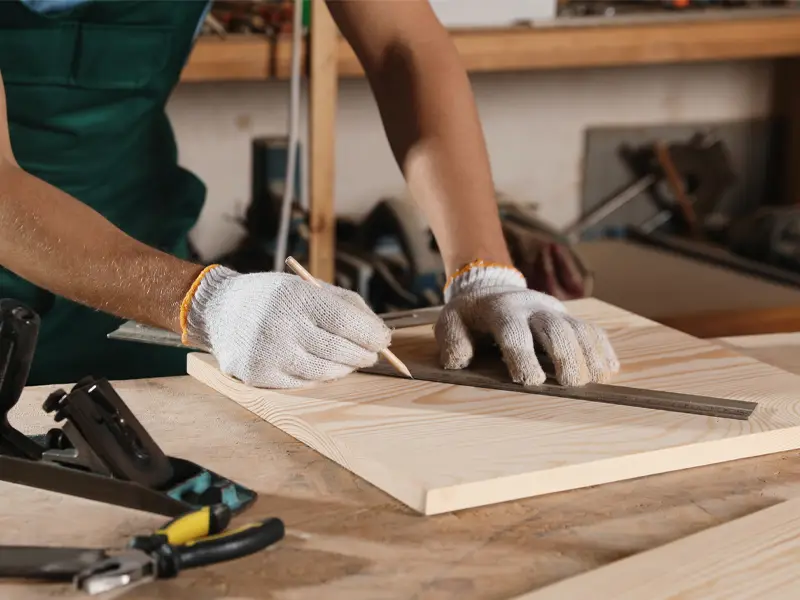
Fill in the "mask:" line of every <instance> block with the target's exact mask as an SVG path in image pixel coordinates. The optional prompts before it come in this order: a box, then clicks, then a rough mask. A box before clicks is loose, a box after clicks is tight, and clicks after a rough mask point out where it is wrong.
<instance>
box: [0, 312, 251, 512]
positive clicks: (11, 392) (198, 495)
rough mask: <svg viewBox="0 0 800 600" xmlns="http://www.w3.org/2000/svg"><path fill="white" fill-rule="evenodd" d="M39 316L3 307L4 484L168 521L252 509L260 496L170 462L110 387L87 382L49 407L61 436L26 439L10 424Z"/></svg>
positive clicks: (0, 419)
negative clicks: (213, 508) (220, 507)
mask: <svg viewBox="0 0 800 600" xmlns="http://www.w3.org/2000/svg"><path fill="white" fill-rule="evenodd" d="M39 322H40V320H39V317H38V315H37V314H36V313H35V312H34V311H33V310H31V309H30V308H28V307H27V306H25V305H24V304H22V303H20V302H17V301H15V300H10V299H3V300H0V481H7V482H10V483H17V484H20V485H27V486H30V487H36V488H40V489H45V490H50V491H53V492H58V493H62V494H69V495H73V496H80V497H83V498H88V499H91V500H96V501H99V502H106V503H110V504H117V505H120V506H126V507H129V508H134V509H138V510H144V511H147V512H153V513H158V514H163V515H168V516H176V515H179V514H183V513H186V512H188V511H190V510H193V509H196V508H199V507H201V506H208V505H212V504H217V503H220V502H221V503H224V504H226V505H227V506H228V507H229V508H230V509H231V510H232V511H233V512H239V511H241V510H244V509H245V508H247V507H248V506H250V505H251V504H252V503H253V502H254V501H255V499H256V493H255V492H254V491H252V490H250V489H248V488H246V487H244V486H241V485H239V484H238V483H235V482H233V481H231V480H229V479H227V478H225V477H222V476H220V475H218V474H216V473H214V472H212V471H209V470H208V469H205V468H203V467H201V466H200V465H197V464H195V463H193V462H190V461H188V460H184V459H181V458H176V457H171V456H166V455H165V454H164V452H163V451H162V450H161V448H159V446H158V444H156V442H155V441H154V440H153V438H152V437H151V436H150V435H149V434H148V433H147V431H146V430H145V428H144V427H143V426H142V425H141V423H140V422H139V420H138V419H137V418H136V416H135V415H134V414H133V413H132V412H131V410H130V409H129V408H128V407H127V406H126V404H125V402H124V401H123V400H122V398H120V396H119V395H118V394H117V392H116V391H115V390H114V388H113V386H112V385H111V384H110V383H109V382H108V381H107V380H106V379H95V378H94V377H86V378H84V379H83V380H81V381H79V382H78V383H76V384H75V385H74V386H73V388H72V389H71V390H70V391H69V392H66V391H64V390H56V391H55V392H53V393H52V394H51V395H50V396H49V397H48V398H47V400H46V401H45V402H44V405H43V409H44V411H45V412H47V413H51V414H53V416H54V419H55V421H56V422H57V423H60V422H64V424H63V426H62V427H61V428H58V427H55V428H52V429H51V430H50V431H48V432H47V433H46V434H45V435H41V436H35V437H28V436H26V435H24V434H23V433H21V432H20V431H18V430H16V429H15V428H14V427H13V426H12V425H11V424H10V423H9V420H8V415H9V412H10V411H11V410H12V409H13V408H14V406H15V405H16V404H17V402H18V401H19V399H20V396H21V394H22V391H23V389H24V387H25V382H26V379H27V376H28V373H29V371H30V366H31V361H32V359H33V354H34V350H35V346H36V340H37V337H38V330H39Z"/></svg>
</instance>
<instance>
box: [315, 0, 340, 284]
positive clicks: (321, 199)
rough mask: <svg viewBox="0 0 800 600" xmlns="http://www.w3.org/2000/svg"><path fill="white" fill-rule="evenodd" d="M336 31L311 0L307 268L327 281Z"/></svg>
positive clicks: (319, 1) (320, 4) (319, 3)
mask: <svg viewBox="0 0 800 600" xmlns="http://www.w3.org/2000/svg"><path fill="white" fill-rule="evenodd" d="M337 41H338V32H337V30H336V24H335V23H334V22H333V18H332V17H331V15H330V12H328V8H327V6H325V1H324V0H312V2H311V33H310V42H311V55H310V67H309V68H310V97H309V115H310V118H309V127H310V131H309V138H310V152H309V163H310V165H309V168H310V174H309V179H310V185H311V195H310V204H311V206H310V216H309V220H310V229H311V236H310V237H311V239H310V248H309V271H311V273H312V275H314V276H315V277H316V278H318V279H322V280H323V281H327V282H332V281H333V273H334V253H335V246H336V239H335V221H336V215H335V208H334V180H335V167H336V160H335V143H336V97H337V92H338V82H339V74H338V72H337Z"/></svg>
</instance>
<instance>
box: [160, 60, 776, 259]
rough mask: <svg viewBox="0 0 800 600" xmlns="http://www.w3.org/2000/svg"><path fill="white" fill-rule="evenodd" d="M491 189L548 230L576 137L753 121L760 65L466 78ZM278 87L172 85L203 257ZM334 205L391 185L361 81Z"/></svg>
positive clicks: (224, 235)
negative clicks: (532, 209)
mask: <svg viewBox="0 0 800 600" xmlns="http://www.w3.org/2000/svg"><path fill="white" fill-rule="evenodd" d="M472 81H473V87H474V90H475V95H476V98H477V101H478V106H479V109H480V113H481V117H482V120H483V125H484V129H485V132H486V137H487V143H488V145H489V151H490V155H491V161H492V168H493V172H494V176H495V182H496V185H497V187H498V189H500V190H502V191H504V192H506V193H508V194H510V195H512V196H513V197H515V198H517V199H518V200H520V201H522V202H538V203H539V204H540V206H541V210H542V214H543V215H544V216H545V217H546V218H548V219H550V220H551V221H552V222H554V223H556V224H558V225H565V224H566V223H568V222H569V221H570V220H572V219H573V218H575V217H576V216H577V213H578V207H579V202H580V194H581V177H582V172H583V169H582V158H583V146H584V134H585V131H586V129H587V128H588V127H593V126H601V125H635V124H651V125H652V124H661V123H667V122H682V123H687V122H689V123H690V122H694V121H727V120H735V119H745V118H752V117H759V116H763V115H765V114H766V113H767V112H768V108H769V89H770V81H771V71H770V68H769V66H768V65H767V64H765V63H755V62H750V63H727V64H712V65H708V64H700V65H689V66H686V65H681V66H663V67H647V68H626V69H602V70H581V71H561V72H551V73H546V72H544V73H542V72H540V73H522V74H520V73H508V74H481V75H475V76H473V78H472ZM287 95H288V86H287V85H286V84H285V83H257V84H256V83H253V84H233V83H232V84H184V85H182V86H179V87H178V89H177V90H176V91H175V94H174V96H173V98H172V100H171V101H170V104H169V107H168V110H169V113H170V116H171V117H172V119H173V124H174V127H175V130H176V134H177V136H178V142H179V145H180V152H181V162H182V163H183V164H184V165H185V166H186V167H188V168H190V169H192V170H193V171H195V172H196V173H197V174H198V175H199V176H200V177H201V178H202V179H203V180H204V181H205V182H206V184H207V186H208V202H207V205H206V208H205V210H204V212H203V215H202V217H201V220H200V223H199V224H198V226H197V228H196V230H195V232H194V239H195V242H196V244H197V245H198V247H199V249H200V250H201V252H203V254H205V255H211V254H215V253H218V252H220V251H222V250H224V249H227V248H229V247H230V246H231V245H233V244H234V243H235V242H236V240H237V239H238V236H239V229H238V227H237V226H236V224H235V223H233V222H232V219H233V218H235V217H236V216H237V215H239V214H241V211H242V209H243V208H244V207H245V206H246V204H247V201H248V196H249V185H250V184H249V178H250V139H251V138H252V137H255V136H257V135H267V134H285V132H286V98H287ZM337 127H338V137H337V143H336V151H337V163H336V177H337V181H336V205H337V210H338V211H339V212H340V213H342V214H355V215H357V214H361V213H363V212H364V211H366V210H367V209H368V208H369V207H370V206H371V205H372V204H373V203H374V202H375V201H376V200H378V199H379V198H380V197H381V196H383V195H387V194H401V193H403V191H404V189H403V180H402V178H401V177H400V175H399V172H398V170H397V167H396V165H395V164H394V161H393V158H392V156H391V153H390V151H389V146H388V144H387V142H386V140H385V137H384V134H383V130H382V127H381V123H380V120H379V117H378V113H377V109H376V107H375V103H374V101H373V100H372V97H371V95H370V93H369V90H368V88H367V85H366V82H365V81H364V80H344V81H342V82H341V85H340V97H339V110H338V121H337Z"/></svg>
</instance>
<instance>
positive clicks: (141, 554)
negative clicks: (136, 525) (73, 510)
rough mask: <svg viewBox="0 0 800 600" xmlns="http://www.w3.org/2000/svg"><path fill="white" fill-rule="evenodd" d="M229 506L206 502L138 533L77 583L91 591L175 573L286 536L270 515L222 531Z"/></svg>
mask: <svg viewBox="0 0 800 600" xmlns="http://www.w3.org/2000/svg"><path fill="white" fill-rule="evenodd" d="M229 522H230V511H229V510H228V509H227V507H225V506H224V505H217V506H215V507H213V508H212V507H204V508H202V509H200V510H198V511H195V512H192V513H189V514H187V515H183V516H180V517H178V518H177V519H175V520H173V521H170V522H169V523H167V524H166V525H164V526H163V527H161V528H160V529H159V530H158V531H156V532H155V533H154V534H153V535H149V536H141V537H136V538H134V539H133V540H131V543H130V544H129V548H128V549H127V550H124V551H122V552H120V553H118V554H116V555H114V556H108V557H107V558H103V559H101V560H99V561H98V562H96V563H95V564H92V565H90V566H87V567H86V568H84V569H83V570H81V571H80V572H79V573H77V575H76V576H75V578H74V584H75V587H76V588H77V589H79V590H82V591H84V592H87V593H89V594H91V595H94V594H100V593H104V592H109V591H111V590H114V589H117V588H120V587H124V586H128V585H133V584H137V583H144V582H147V581H152V580H155V579H169V578H172V577H176V576H177V575H178V573H180V572H181V571H183V570H185V569H194V568H197V567H203V566H207V565H211V564H216V563H221V562H226V561H229V560H234V559H236V558H242V557H244V556H249V555H250V554H254V553H256V552H259V551H260V550H263V549H265V548H267V547H269V546H271V545H273V544H275V543H276V542H278V541H280V540H281V539H283V536H284V532H285V529H284V525H283V522H282V521H281V520H280V519H276V518H270V519H266V520H263V521H259V522H255V523H250V524H248V525H244V526H242V527H238V528H236V529H233V530H231V531H224V530H225V528H226V527H227V525H228V523H229Z"/></svg>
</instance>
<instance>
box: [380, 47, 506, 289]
mask: <svg viewBox="0 0 800 600" xmlns="http://www.w3.org/2000/svg"><path fill="white" fill-rule="evenodd" d="M369 79H370V82H371V85H372V88H373V90H374V93H375V96H376V98H377V100H378V105H379V108H380V112H381V115H382V118H383V122H384V126H385V128H386V132H387V135H388V137H389V141H390V143H391V146H392V149H393V151H394V154H395V156H396V158H397V161H398V163H399V164H400V166H401V168H402V170H403V173H404V175H405V177H406V180H407V182H408V186H409V190H410V192H411V194H412V196H413V197H414V198H415V200H416V201H417V203H418V204H419V205H420V206H421V208H422V210H423V211H424V213H425V215H426V217H427V219H428V221H429V223H430V225H431V228H432V230H433V232H434V235H435V236H436V239H437V242H438V244H439V248H440V250H441V252H442V257H443V260H444V263H445V267H446V269H447V272H448V274H452V272H453V271H455V270H456V269H458V268H460V267H461V266H463V265H465V264H466V263H469V262H471V261H473V260H476V259H484V260H488V261H496V262H502V263H510V257H509V254H508V249H507V246H506V243H505V239H504V237H503V233H502V229H501V225H500V218H499V215H498V211H497V204H496V199H495V189H494V184H493V181H492V177H491V172H490V167H489V159H488V156H487V151H486V144H485V141H484V137H483V132H482V130H481V126H480V122H479V119H478V113H477V109H476V107H475V102H474V98H473V94H472V90H471V88H470V84H469V80H468V78H467V75H466V73H465V71H464V69H463V67H462V66H461V63H460V59H459V57H458V54H457V52H456V50H455V48H454V46H453V44H452V42H451V41H450V40H449V39H448V38H446V37H445V36H433V39H430V40H428V41H424V42H420V41H415V43H414V44H413V50H412V49H409V48H408V47H406V46H398V47H396V48H394V49H393V50H391V51H390V52H389V53H387V54H386V55H385V58H384V60H383V61H382V63H381V64H379V65H376V67H375V68H374V69H371V74H370V75H369Z"/></svg>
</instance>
